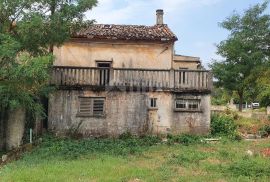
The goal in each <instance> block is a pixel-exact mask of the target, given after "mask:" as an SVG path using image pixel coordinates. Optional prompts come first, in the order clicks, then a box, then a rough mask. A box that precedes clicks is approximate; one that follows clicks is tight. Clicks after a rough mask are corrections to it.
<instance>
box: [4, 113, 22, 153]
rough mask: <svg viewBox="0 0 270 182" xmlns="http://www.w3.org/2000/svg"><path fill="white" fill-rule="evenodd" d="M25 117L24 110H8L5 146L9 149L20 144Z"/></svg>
mask: <svg viewBox="0 0 270 182" xmlns="http://www.w3.org/2000/svg"><path fill="white" fill-rule="evenodd" d="M25 119H26V110H25V109H24V108H17V109H15V110H9V112H8V120H7V128H6V148H7V150H11V149H14V148H18V147H19V146H20V145H21V144H22V138H23V134H24V127H25Z"/></svg>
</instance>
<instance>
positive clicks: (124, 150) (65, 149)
mask: <svg viewBox="0 0 270 182" xmlns="http://www.w3.org/2000/svg"><path fill="white" fill-rule="evenodd" d="M160 142H161V139H160V138H158V137H155V136H145V137H142V138H139V137H135V136H132V135H128V136H122V137H121V138H119V139H109V138H108V139H95V138H90V139H80V140H75V139H71V138H64V139H62V138H56V137H53V136H52V135H47V136H45V137H44V138H43V142H42V143H41V144H40V145H39V146H38V147H37V148H36V149H35V150H34V152H33V153H32V154H31V158H32V160H34V159H35V158H36V159H37V160H38V159H39V158H42V159H48V160H49V159H50V157H51V156H54V158H57V159H62V160H69V159H76V158H79V157H81V156H83V155H86V154H98V153H103V154H111V155H129V154H136V153H140V152H141V151H143V150H144V149H145V148H146V147H150V146H152V145H155V144H157V143H160Z"/></svg>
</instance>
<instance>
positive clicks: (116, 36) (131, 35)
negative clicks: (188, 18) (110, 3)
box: [72, 24, 177, 41]
mask: <svg viewBox="0 0 270 182" xmlns="http://www.w3.org/2000/svg"><path fill="white" fill-rule="evenodd" d="M72 38H87V39H103V40H104V39H106V40H141V41H176V40H177V37H176V36H175V35H174V33H173V32H172V31H171V30H170V29H169V27H168V26H167V25H166V24H164V25H154V26H144V25H113V24H111V25H109V24H108V25H107V24H94V25H91V26H89V27H88V28H85V29H82V30H80V31H79V32H77V33H76V34H74V35H73V36H72Z"/></svg>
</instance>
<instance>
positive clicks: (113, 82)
mask: <svg viewBox="0 0 270 182" xmlns="http://www.w3.org/2000/svg"><path fill="white" fill-rule="evenodd" d="M109 71H110V74H109V75H110V76H109V86H113V85H114V84H115V81H114V69H113V68H112V67H110V69H109Z"/></svg>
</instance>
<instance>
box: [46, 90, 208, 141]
mask: <svg viewBox="0 0 270 182" xmlns="http://www.w3.org/2000/svg"><path fill="white" fill-rule="evenodd" d="M179 95H180V96H181V97H186V96H187V97H189V96H194V97H198V98H200V99H201V108H202V109H201V111H196V112H195V111H193V112H179V111H178V112H176V111H175V110H174V105H175V103H174V100H175V98H176V97H179ZM79 96H89V97H106V101H105V111H106V112H105V113H106V114H105V116H104V117H79V116H78V115H77V114H78V109H79ZM149 98H157V108H156V109H149ZM209 125H210V96H209V95H208V94H205V95H204V94H195V95H194V94H192V95H190V94H174V93H171V92H120V91H110V92H106V91H102V92H101V91H100V92H94V91H75V90H72V91H71V90H70V91H63V90H58V91H56V92H54V93H53V94H51V95H50V98H49V130H51V131H53V132H55V133H57V134H59V135H67V134H70V133H71V132H73V131H74V130H76V132H77V134H80V135H83V136H85V137H89V136H112V137H114V136H118V135H120V134H122V133H124V132H131V133H133V134H137V135H143V134H161V133H168V132H169V133H174V134H179V133H184V132H185V133H187V132H189V133H200V134H205V133H207V132H208V130H209Z"/></svg>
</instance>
